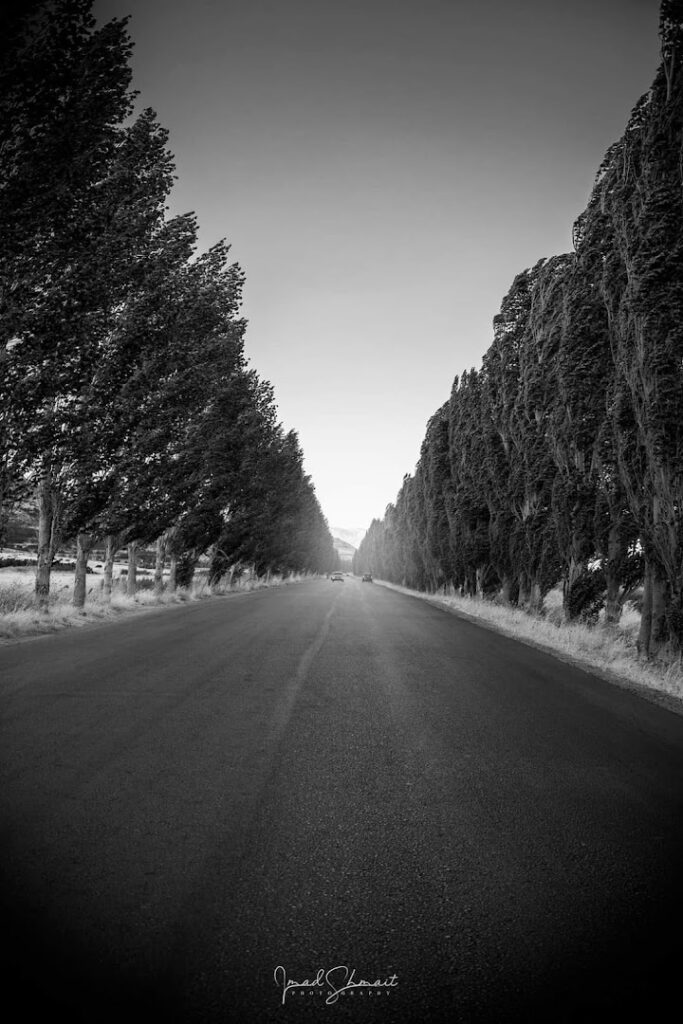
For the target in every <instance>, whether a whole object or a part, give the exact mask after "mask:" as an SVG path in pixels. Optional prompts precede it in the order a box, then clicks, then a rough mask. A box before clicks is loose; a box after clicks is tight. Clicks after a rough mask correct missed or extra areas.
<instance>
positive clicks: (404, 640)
mask: <svg viewBox="0 0 683 1024" xmlns="http://www.w3.org/2000/svg"><path fill="white" fill-rule="evenodd" d="M0 679H1V683H0V707H1V711H2V724H1V729H0V826H1V833H0V836H1V842H2V879H1V883H0V895H1V898H2V904H3V905H2V908H1V911H2V918H1V920H2V922H3V933H4V936H5V940H7V938H9V940H10V949H9V952H8V953H7V954H5V955H4V956H3V958H2V960H1V961H0V970H2V972H3V978H2V994H3V1016H4V1019H5V1020H7V1021H15V1020H16V1021H25V1020H30V1019H34V1018H35V1019H36V1020H39V1021H48V1020H52V1019H55V1018H56V1014H57V1011H58V1010H59V1011H61V1012H62V1013H63V1015H64V1017H65V1019H66V1020H68V1021H73V1022H79V1021H83V1022H85V1021H88V1022H89V1024H100V1022H110V1021H111V1022H114V1021H116V1022H121V1024H123V1022H129V1021H138V1020H139V1021H145V1022H147V1024H153V1022H155V1021H160V1022H162V1021H163V1022H188V1024H189V1022H192V1024H199V1022H201V1024H203V1022H206V1024H214V1022H215V1024H218V1022H220V1024H230V1022H232V1021H239V1022H244V1024H251V1022H258V1024H260V1022H262V1021H263V1022H269V1021H298V1020H302V1021H306V1022H310V1021H315V1022H319V1021H320V1022H327V1021H340V1020H343V1021H361V1022H366V1021H368V1022H377V1021H383V1022H400V1024H403V1022H413V1021H415V1022H417V1021H441V1020H443V1021H446V1020H448V1021H458V1022H461V1024H470V1022H495V1024H498V1022H501V1024H503V1022H508V1021H510V1022H520V1024H521V1022H524V1024H528V1022H535V1021H538V1022H544V1024H546V1022H548V1024H554V1022H560V1021H562V1022H564V1021H566V1022H569V1021H571V1022H573V1024H576V1022H586V1021H600V1022H601V1024H605V1022H609V1021H613V1020H614V1021H617V1020H620V1021H622V1020H624V1019H625V1015H626V1013H627V1011H628V1014H629V1016H631V1015H633V1014H636V1015H637V1016H638V1017H639V1019H641V1020H642V1021H643V1022H659V1021H660V1020H661V1021H663V1020H665V1019H666V1020H669V1019H673V1018H671V1017H670V1016H669V1015H667V1012H666V1008H667V997H668V996H671V995H673V996H674V997H675V1000H676V1003H675V1005H678V1003H679V986H680V982H679V974H680V964H681V962H682V961H681V954H682V953H683V938H682V936H683V924H682V922H683V884H682V880H681V874H682V873H683V717H682V716H679V715H676V714H674V713H673V712H672V711H669V710H666V709H664V708H662V707H659V706H656V705H654V704H651V703H648V702H646V701H643V700H642V699H641V698H639V697H638V696H636V695H634V694H632V693H629V692H626V691H622V690H620V689H619V688H616V687H613V686H610V685H609V684H607V683H605V682H603V681H601V680H599V679H597V678H594V677H592V676H590V675H589V674H587V673H584V672H581V671H579V670H577V669H575V668H573V667H571V666H568V665H566V664H564V663H562V662H560V661H557V660H555V659H553V658H551V657H550V656H548V655H546V654H543V653H541V652H539V651H536V650H534V649H531V648H530V647H527V646H523V645H521V644H517V643H515V642H514V641H512V640H510V639H507V638H505V637H502V636H498V635H496V634H494V633H492V632H490V631H488V630H485V629H482V628H480V627H477V626H475V625H473V624H472V623H470V622H466V621H463V620H461V619H458V618H457V617H455V616H454V615H452V614H449V613H448V612H445V611H442V610H440V609H438V608H436V607H434V606H432V605H430V604H428V603H426V602H423V601H419V600H417V599H414V598H410V597H406V596H404V595H401V594H398V593H396V592H393V591H390V590H387V589H385V588H382V587H380V586H378V585H376V584H363V583H360V582H359V581H357V580H353V579H351V578H347V579H346V580H345V582H344V583H332V582H328V581H326V580H316V581H310V582H306V583H302V584H298V585H296V586H292V587H287V588H281V589H277V590H269V591H258V592H254V593H252V594H247V595H244V596H239V597H230V598H225V599H222V600H216V601H213V602H208V603H204V604H197V605H193V606H190V607H180V608H177V609H176V608H174V609H170V610H163V611H159V612H152V613H149V614H145V615H142V616H139V617H136V618H132V619H127V620H124V621H121V622H118V623H116V624H113V625H107V626H103V627H99V626H98V627H86V628H84V629H82V630H79V631H72V632H65V633H62V634H60V635H56V636H53V637H43V638H39V639H36V640H32V641H29V642H23V643H18V644H14V645H8V646H5V647H3V648H0ZM276 968H280V970H279V971H277V972H276ZM318 972H320V973H318ZM351 972H355V973H351ZM305 980H307V981H308V982H309V983H310V984H309V985H308V986H300V987H294V986H293V985H291V984H290V983H291V982H298V983H301V982H303V981H305ZM360 981H368V982H370V983H371V984H370V985H364V986H360V985H359V984H358V983H359V982H360ZM375 982H377V983H378V984H375ZM349 985H350V986H352V987H346V989H345V991H341V990H342V989H344V988H345V986H349ZM353 986H357V987H353ZM335 993H336V995H335ZM13 996H18V997H19V999H20V1003H19V1009H18V1010H16V1011H14V1010H12V1001H11V1000H12V997H13Z"/></svg>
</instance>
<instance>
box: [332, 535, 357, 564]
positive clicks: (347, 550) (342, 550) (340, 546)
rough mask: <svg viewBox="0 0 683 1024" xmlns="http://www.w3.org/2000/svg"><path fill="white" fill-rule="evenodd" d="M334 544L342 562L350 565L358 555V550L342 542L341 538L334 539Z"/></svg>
mask: <svg viewBox="0 0 683 1024" xmlns="http://www.w3.org/2000/svg"><path fill="white" fill-rule="evenodd" d="M332 542H333V544H334V550H335V551H336V552H337V554H338V555H339V557H340V559H341V560H342V562H348V563H349V564H350V563H351V562H352V561H353V556H354V555H355V553H356V549H355V548H354V546H353V544H349V543H347V541H345V540H342V539H341V537H333V538H332Z"/></svg>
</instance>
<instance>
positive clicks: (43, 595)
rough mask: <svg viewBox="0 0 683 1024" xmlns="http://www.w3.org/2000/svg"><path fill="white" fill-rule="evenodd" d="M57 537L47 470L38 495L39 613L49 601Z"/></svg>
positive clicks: (55, 509) (54, 499)
mask: <svg viewBox="0 0 683 1024" xmlns="http://www.w3.org/2000/svg"><path fill="white" fill-rule="evenodd" d="M58 536H59V502H58V498H57V495H56V494H55V493H54V490H53V487H52V473H51V471H50V470H49V469H48V470H46V472H45V473H44V475H43V478H42V480H41V481H40V491H39V494H38V564H37V566H36V597H37V599H38V607H39V608H40V610H41V611H47V607H48V604H49V601H50V572H51V569H52V559H53V558H54V556H55V551H56V549H57V543H58Z"/></svg>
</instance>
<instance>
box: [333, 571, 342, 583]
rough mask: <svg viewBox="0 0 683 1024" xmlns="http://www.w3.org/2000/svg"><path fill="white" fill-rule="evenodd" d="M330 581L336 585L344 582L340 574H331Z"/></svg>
mask: <svg viewBox="0 0 683 1024" xmlns="http://www.w3.org/2000/svg"><path fill="white" fill-rule="evenodd" d="M330 579H331V580H332V582H333V583H337V582H339V583H343V582H344V577H343V576H342V574H341V573H340V572H333V573H332V575H331V576H330Z"/></svg>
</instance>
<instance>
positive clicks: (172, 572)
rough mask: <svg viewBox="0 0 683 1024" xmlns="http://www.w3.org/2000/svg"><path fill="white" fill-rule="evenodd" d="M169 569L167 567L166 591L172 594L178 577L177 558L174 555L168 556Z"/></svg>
mask: <svg viewBox="0 0 683 1024" xmlns="http://www.w3.org/2000/svg"><path fill="white" fill-rule="evenodd" d="M168 561H169V569H168V588H167V589H168V591H169V592H170V593H171V594H174V593H175V591H176V586H177V579H178V559H177V557H176V556H175V555H173V554H172V555H170V557H169V560H168Z"/></svg>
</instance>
